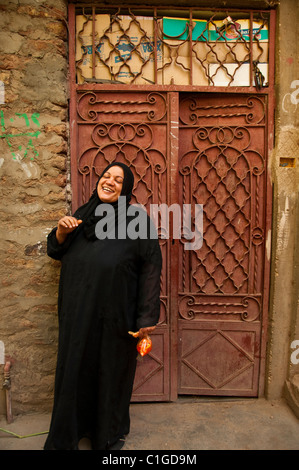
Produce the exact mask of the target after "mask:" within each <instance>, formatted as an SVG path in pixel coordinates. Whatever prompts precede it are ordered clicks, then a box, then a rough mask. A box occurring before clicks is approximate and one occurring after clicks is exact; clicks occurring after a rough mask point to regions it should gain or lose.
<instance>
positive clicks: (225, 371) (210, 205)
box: [72, 89, 269, 401]
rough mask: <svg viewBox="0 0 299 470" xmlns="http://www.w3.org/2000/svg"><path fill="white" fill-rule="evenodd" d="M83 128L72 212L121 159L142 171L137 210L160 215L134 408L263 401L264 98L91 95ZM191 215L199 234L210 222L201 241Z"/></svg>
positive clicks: (84, 93)
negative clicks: (153, 297) (153, 313)
mask: <svg viewBox="0 0 299 470" xmlns="http://www.w3.org/2000/svg"><path fill="white" fill-rule="evenodd" d="M76 126H77V132H76V140H75V142H74V143H73V145H74V149H73V150H75V153H76V155H77V156H78V157H77V159H76V160H73V163H72V165H73V166H72V175H73V187H74V188H76V190H75V193H74V201H75V204H74V205H75V206H78V205H79V204H81V203H83V202H85V201H86V200H87V199H88V197H89V195H90V194H91V191H92V190H93V188H94V185H95V182H96V180H97V178H98V175H99V174H100V173H101V171H102V170H103V168H104V167H105V166H106V165H107V164H108V163H110V162H112V161H115V160H117V161H123V162H125V163H126V164H128V165H129V166H130V168H131V169H132V171H133V173H134V176H135V188H134V197H133V201H132V202H133V203H139V204H142V205H143V206H145V207H146V208H147V210H148V211H149V212H150V211H151V209H152V208H153V207H155V208H156V210H158V212H156V214H157V213H158V218H157V229H158V233H159V238H160V245H161V250H162V256H163V269H162V275H161V313H160V320H159V324H158V326H157V328H156V330H155V332H154V333H153V335H152V339H153V349H152V352H151V353H150V354H149V355H148V356H145V357H143V358H142V359H141V360H140V361H138V367H137V373H136V378H135V384H134V392H133V397H132V400H133V401H168V400H173V399H175V398H176V396H177V395H178V394H192V395H214V396H215V395H219V396H220V395H222V396H233V395H234V396H248V397H249V396H257V395H258V394H259V390H262V382H263V369H264V350H265V335H266V324H267V302H268V285H267V279H268V276H267V272H268V268H269V253H268V252H267V250H266V239H267V236H268V229H269V227H268V226H267V220H268V218H267V201H268V200H269V194H268V190H267V187H268V184H267V97H266V96H264V95H248V94H241V93H237V94H233V93H229V94H228V93H223V94H216V93H209V94H207V93H194V94H193V93H179V92H175V91H165V92H163V91H162V92H161V91H151V90H149V91H146V90H144V89H143V90H142V91H139V90H138V89H136V90H133V91H129V90H127V91H126V92H120V91H118V90H114V91H111V90H110V91H109V92H107V91H106V92H105V91H99V90H89V89H86V90H84V89H82V90H81V91H80V93H78V95H77V102H76ZM163 205H164V209H165V208H166V210H168V216H169V217H168V218H167V219H165V218H164V219H163V217H162V211H161V212H159V208H162V207H163ZM196 208H198V209H201V210H198V211H196V210H195V209H196ZM186 209H188V210H190V212H189V218H188V223H189V229H191V232H192V233H193V234H195V233H196V228H197V227H200V225H201V223H202V230H201V229H200V233H201V234H202V239H200V237H199V238H198V240H197V242H198V241H199V243H190V239H189V238H188V236H187V232H186V230H185V227H184V224H185V222H186V220H187V219H184V217H183V214H184V211H185V210H186ZM164 214H165V212H164ZM162 219H163V220H162ZM165 220H167V224H165ZM178 233H180V234H181V236H178ZM193 240H194V239H193Z"/></svg>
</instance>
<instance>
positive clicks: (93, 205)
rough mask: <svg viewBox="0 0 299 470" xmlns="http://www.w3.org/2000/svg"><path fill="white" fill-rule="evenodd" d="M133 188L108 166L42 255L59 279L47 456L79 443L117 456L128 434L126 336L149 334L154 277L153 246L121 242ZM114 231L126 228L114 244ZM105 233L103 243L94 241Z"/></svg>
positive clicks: (131, 357)
mask: <svg viewBox="0 0 299 470" xmlns="http://www.w3.org/2000/svg"><path fill="white" fill-rule="evenodd" d="M133 186H134V177H133V174H132V172H131V170H130V169H129V167H128V166H126V165H124V164H122V163H118V162H115V163H112V164H110V165H108V167H107V168H106V169H105V170H104V172H103V173H102V175H101V176H100V178H99V180H98V183H97V186H96V189H95V191H94V193H93V194H92V196H91V198H90V200H89V201H88V203H87V204H85V205H83V206H82V207H81V208H79V209H78V210H77V211H76V212H75V214H74V216H73V217H71V216H66V217H63V218H62V219H61V220H60V221H59V222H58V226H57V228H55V229H53V230H52V232H51V233H50V234H49V235H48V255H49V256H51V257H52V258H54V259H58V260H61V275H60V284H59V296H58V316H59V345H58V357H57V369H56V378H55V394H54V406H53V412H52V420H51V426H50V431H49V435H48V438H47V440H46V443H45V449H46V450H47V449H52V450H67V449H69V450H72V449H78V443H79V441H80V440H81V439H82V438H86V437H87V438H89V439H90V440H91V444H92V448H93V449H94V450H100V449H119V448H121V447H122V445H123V443H124V436H125V435H126V434H128V433H129V429H130V417H129V405H130V399H131V394H132V387H133V381H134V375H135V368H136V356H137V352H136V343H137V339H136V338H134V337H133V336H132V335H130V334H129V333H128V332H129V331H130V330H132V331H138V332H139V337H143V336H145V335H146V334H149V333H151V332H152V331H153V329H154V328H155V325H156V323H157V321H158V319H159V293H160V273H161V251H160V248H159V243H158V239H157V238H150V237H147V238H144V239H141V238H136V237H133V238H132V237H129V236H128V235H127V236H125V237H124V236H123V227H124V226H125V227H127V226H128V224H129V223H130V221H132V219H133V216H132V215H131V216H127V213H128V211H127V209H128V208H129V207H130V205H129V202H130V199H131V195H132V190H133ZM120 196H122V197H123V199H124V200H125V204H123V205H120V204H119V201H120ZM103 204H105V206H103ZM107 204H108V206H107ZM102 207H106V209H108V208H109V209H111V208H113V211H112V212H113V216H114V217H113V220H114V222H115V226H116V231H115V232H114V234H115V236H114V237H113V236H109V230H108V229H107V226H109V225H110V224H109V218H107V215H106V216H105V217H106V219H105V220H104V215H103V214H102V215H96V214H98V213H99V212H101V211H99V209H101V208H102ZM96 209H97V211H96ZM106 212H107V211H106ZM108 212H109V213H110V215H111V211H108ZM146 217H147V215H146ZM147 220H148V222H149V218H147ZM103 221H106V222H107V223H105V224H102V222H103ZM120 223H122V224H125V225H124V226H122V235H121V236H118V235H119V231H118V228H119V227H120V226H121V224H120ZM104 226H105V230H106V229H107V236H102V235H103V233H100V232H103V231H105V230H103V229H101V227H102V228H103V227H104ZM99 231H100V232H99ZM104 235H105V234H104Z"/></svg>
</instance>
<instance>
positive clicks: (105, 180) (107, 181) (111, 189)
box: [97, 166, 124, 202]
mask: <svg viewBox="0 0 299 470" xmlns="http://www.w3.org/2000/svg"><path fill="white" fill-rule="evenodd" d="M123 181H124V170H123V169H122V168H121V167H120V166H112V167H111V168H109V170H108V171H106V172H105V173H104V175H103V176H102V178H101V179H100V180H99V184H98V189H97V190H98V196H99V198H100V200H101V201H102V202H115V201H117V200H118V198H119V196H120V194H121V190H122V187H123Z"/></svg>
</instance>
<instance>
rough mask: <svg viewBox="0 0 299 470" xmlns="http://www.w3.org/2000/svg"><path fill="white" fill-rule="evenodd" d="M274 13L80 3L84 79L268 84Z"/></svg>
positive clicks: (79, 69) (79, 60)
mask: <svg viewBox="0 0 299 470" xmlns="http://www.w3.org/2000/svg"><path fill="white" fill-rule="evenodd" d="M269 20H270V15H269V12H268V11H244V10H232V11H219V10H217V11H216V10H215V11H205V10H200V11H199V10H196V9H194V8H189V9H186V8H185V9H182V10H178V9H176V10H175V11H173V10H168V11H167V12H165V11H163V9H162V8H151V9H146V8H143V9H142V10H139V11H137V10H134V11H133V10H132V9H131V8H122V7H119V8H118V7H115V8H114V9H109V10H107V9H106V10H104V9H103V8H99V7H96V6H91V7H87V6H81V7H80V6H76V57H75V62H76V76H77V83H79V84H80V83H88V82H93V83H120V84H138V85H140V84H141V85H142V84H143V85H146V84H157V85H172V84H173V85H195V86H245V87H246V86H255V87H256V88H257V89H261V88H262V87H264V86H267V83H268V63H269V60H268V55H269Z"/></svg>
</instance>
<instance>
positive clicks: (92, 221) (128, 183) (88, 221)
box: [76, 162, 134, 240]
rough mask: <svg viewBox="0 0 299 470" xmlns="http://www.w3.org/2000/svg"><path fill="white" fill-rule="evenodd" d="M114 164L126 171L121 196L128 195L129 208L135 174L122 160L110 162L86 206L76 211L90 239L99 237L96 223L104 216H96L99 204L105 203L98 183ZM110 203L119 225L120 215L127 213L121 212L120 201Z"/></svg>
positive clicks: (127, 203)
mask: <svg viewBox="0 0 299 470" xmlns="http://www.w3.org/2000/svg"><path fill="white" fill-rule="evenodd" d="M112 166H119V167H120V168H122V169H123V172H124V179H123V186H122V190H121V196H125V197H126V206H125V209H126V210H127V207H128V205H129V203H130V200H131V197H132V191H133V188H134V175H133V173H132V171H131V170H130V168H129V167H128V166H127V165H125V164H124V163H121V162H113V163H110V165H108V166H107V167H106V168H105V169H104V171H103V172H102V173H101V175H100V177H99V179H98V181H97V184H96V188H95V190H94V192H93V193H92V195H91V197H90V199H89V201H88V202H87V203H86V204H84V206H82V207H81V208H80V209H79V210H78V211H77V213H76V217H77V218H78V219H82V221H83V223H82V226H83V229H84V233H85V236H86V237H87V238H88V239H89V240H96V238H97V237H96V233H95V227H96V224H97V223H98V222H99V221H100V220H101V218H102V217H103V216H96V215H95V210H96V208H97V207H98V205H99V204H103V202H102V201H101V200H100V198H99V196H98V184H99V181H100V179H101V178H102V177H103V175H104V174H105V173H106V172H107V171H108V170H109V168H111V167H112ZM105 204H107V203H105ZM110 204H111V206H112V207H113V209H114V211H115V225H117V222H118V220H119V217H120V216H121V215H123V216H125V215H126V214H119V210H118V208H119V205H118V201H115V202H112V203H110Z"/></svg>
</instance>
